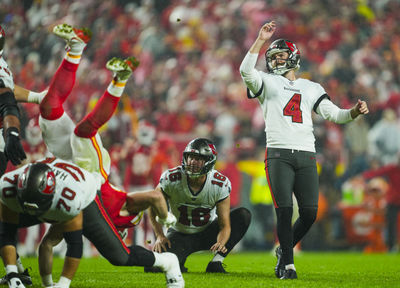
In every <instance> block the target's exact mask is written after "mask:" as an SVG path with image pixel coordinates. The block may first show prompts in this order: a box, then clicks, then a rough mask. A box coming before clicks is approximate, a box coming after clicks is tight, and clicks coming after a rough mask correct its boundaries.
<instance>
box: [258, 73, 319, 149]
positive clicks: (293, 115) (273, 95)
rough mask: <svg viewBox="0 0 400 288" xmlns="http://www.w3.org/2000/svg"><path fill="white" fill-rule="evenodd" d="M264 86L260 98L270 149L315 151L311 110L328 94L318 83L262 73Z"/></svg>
mask: <svg viewBox="0 0 400 288" xmlns="http://www.w3.org/2000/svg"><path fill="white" fill-rule="evenodd" d="M260 74H261V77H262V81H263V83H264V87H263V91H262V92H261V94H260V96H259V97H258V98H257V99H258V101H259V102H260V105H261V108H262V110H263V115H264V120H265V123H268V124H267V125H265V132H266V134H267V147H269V148H286V149H296V150H303V151H311V152H315V145H314V142H315V137H314V133H313V130H314V128H313V122H312V110H313V107H314V105H315V103H317V101H318V100H319V99H320V98H321V97H322V96H323V95H326V92H325V90H324V88H322V86H321V85H319V84H318V83H315V82H312V81H310V80H306V79H302V78H298V79H296V80H295V81H290V80H289V79H287V78H285V77H283V76H280V75H275V74H267V73H264V72H260Z"/></svg>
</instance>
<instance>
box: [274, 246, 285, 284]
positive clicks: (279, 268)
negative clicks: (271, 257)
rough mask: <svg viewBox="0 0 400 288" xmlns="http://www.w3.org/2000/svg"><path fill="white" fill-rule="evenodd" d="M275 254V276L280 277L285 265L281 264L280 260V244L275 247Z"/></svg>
mask: <svg viewBox="0 0 400 288" xmlns="http://www.w3.org/2000/svg"><path fill="white" fill-rule="evenodd" d="M275 256H276V266H275V276H276V277H277V278H281V277H282V276H283V272H284V271H285V265H284V264H283V261H282V249H281V246H278V247H276V249H275Z"/></svg>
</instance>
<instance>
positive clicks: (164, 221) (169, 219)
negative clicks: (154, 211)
mask: <svg viewBox="0 0 400 288" xmlns="http://www.w3.org/2000/svg"><path fill="white" fill-rule="evenodd" d="M156 221H157V222H158V223H160V224H161V225H164V226H165V227H167V228H169V227H172V226H174V225H175V223H176V217H175V216H174V214H172V213H170V212H168V216H167V218H165V219H161V218H160V217H158V216H156Z"/></svg>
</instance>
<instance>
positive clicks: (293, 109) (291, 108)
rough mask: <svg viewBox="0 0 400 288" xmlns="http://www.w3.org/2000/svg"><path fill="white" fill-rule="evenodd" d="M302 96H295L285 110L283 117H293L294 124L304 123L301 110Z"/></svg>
mask: <svg viewBox="0 0 400 288" xmlns="http://www.w3.org/2000/svg"><path fill="white" fill-rule="evenodd" d="M300 103H301V94H298V93H296V94H294V95H293V96H292V98H290V100H289V102H288V103H287V104H286V106H285V108H283V115H285V116H290V117H292V122H295V123H303V116H302V111H301V110H300Z"/></svg>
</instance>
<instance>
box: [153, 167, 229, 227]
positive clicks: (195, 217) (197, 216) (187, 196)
mask: <svg viewBox="0 0 400 288" xmlns="http://www.w3.org/2000/svg"><path fill="white" fill-rule="evenodd" d="M160 187H161V189H162V190H163V192H164V194H165V195H166V197H167V198H168V201H169V205H170V207H171V211H172V214H174V216H175V217H176V219H177V220H178V221H177V222H176V225H175V226H174V227H173V229H175V230H176V231H179V232H182V233H187V234H192V233H198V232H201V231H203V230H204V229H206V228H207V226H208V225H209V224H210V223H211V222H212V220H214V219H215V217H216V208H215V206H216V205H217V203H218V202H220V201H222V200H224V199H226V198H227V197H228V196H229V194H230V192H231V189H232V188H231V182H230V181H229V179H228V178H227V177H226V176H224V175H222V174H221V173H219V172H218V171H216V170H211V171H210V172H209V173H208V174H207V179H206V182H205V183H204V186H203V188H202V189H201V190H200V191H199V192H198V193H197V194H194V193H193V192H192V191H191V189H190V188H189V186H188V183H187V176H186V174H185V172H184V171H183V170H182V167H181V166H178V167H176V168H174V169H170V170H167V171H165V172H164V173H163V174H162V175H161V178H160Z"/></svg>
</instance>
